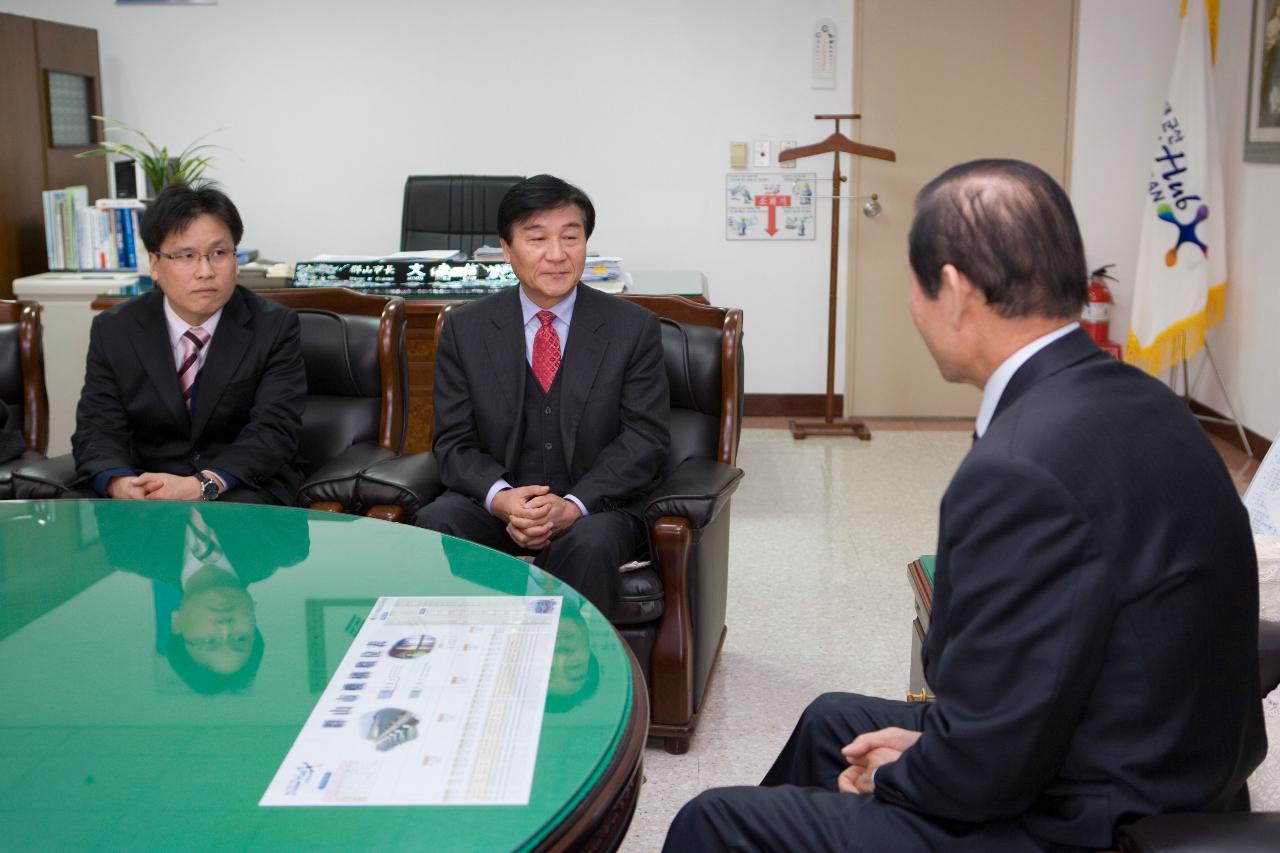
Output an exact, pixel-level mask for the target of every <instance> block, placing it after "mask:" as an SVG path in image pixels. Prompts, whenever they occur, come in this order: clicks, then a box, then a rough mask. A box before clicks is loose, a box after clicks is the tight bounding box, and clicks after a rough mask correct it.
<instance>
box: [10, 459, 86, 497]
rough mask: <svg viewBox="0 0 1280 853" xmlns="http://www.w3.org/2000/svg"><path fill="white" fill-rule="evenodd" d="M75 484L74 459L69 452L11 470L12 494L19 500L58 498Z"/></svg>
mask: <svg viewBox="0 0 1280 853" xmlns="http://www.w3.org/2000/svg"><path fill="white" fill-rule="evenodd" d="M75 484H76V460H75V457H74V456H72V455H71V454H70V453H65V454H63V455H62V456H53V457H50V458H48V459H40V460H38V461H35V462H32V463H30V464H27V465H23V466H22V467H21V468H15V469H14V471H13V496H14V497H15V498H18V499H19V500H49V499H51V498H60V497H62V496H63V495H64V494H66V493H67V492H68V491H70V490H71V489H72V488H73V487H74V486H75Z"/></svg>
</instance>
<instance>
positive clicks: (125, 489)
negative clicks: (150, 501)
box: [107, 477, 147, 501]
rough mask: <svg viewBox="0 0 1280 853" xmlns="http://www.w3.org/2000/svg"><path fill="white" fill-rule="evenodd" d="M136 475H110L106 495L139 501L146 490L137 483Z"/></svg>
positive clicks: (145, 494) (117, 498)
mask: <svg viewBox="0 0 1280 853" xmlns="http://www.w3.org/2000/svg"><path fill="white" fill-rule="evenodd" d="M138 479H139V478H138V477H112V478H111V479H110V480H108V481H107V497H109V498H115V499H116V500H122V501H140V500H142V499H143V498H145V497H146V496H147V490H146V489H144V488H143V487H142V486H140V485H138Z"/></svg>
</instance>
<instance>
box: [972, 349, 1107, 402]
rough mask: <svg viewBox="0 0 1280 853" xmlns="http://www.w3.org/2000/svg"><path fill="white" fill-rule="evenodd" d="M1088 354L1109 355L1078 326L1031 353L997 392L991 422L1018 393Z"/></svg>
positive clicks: (1019, 394) (1022, 392)
mask: <svg viewBox="0 0 1280 853" xmlns="http://www.w3.org/2000/svg"><path fill="white" fill-rule="evenodd" d="M1090 357H1100V358H1110V356H1109V355H1107V354H1106V353H1104V352H1103V351H1102V350H1100V349H1098V345H1097V344H1095V343H1094V342H1093V340H1092V339H1090V338H1089V336H1088V335H1086V334H1085V333H1084V331H1083V330H1081V329H1075V330H1074V331H1072V332H1070V333H1068V334H1066V335H1063V336H1062V337H1061V338H1059V339H1058V340H1056V341H1054V342H1053V343H1051V344H1049V345H1048V346H1047V347H1045V348H1044V349H1042V350H1040V352H1038V353H1036V354H1035V355H1033V356H1031V358H1030V359H1028V360H1027V363H1026V364H1024V365H1022V366H1021V367H1019V368H1018V369H1017V371H1016V372H1014V374H1013V376H1012V377H1010V379H1009V384H1008V385H1006V386H1005V388H1004V393H1003V394H1001V395H1000V401H999V402H998V403H996V411H995V414H993V415H992V416H991V420H992V422H994V421H995V419H996V418H998V417H1000V413H1001V412H1003V411H1004V410H1005V409H1007V408H1009V407H1010V406H1012V405H1013V404H1014V402H1016V401H1017V399H1018V398H1019V397H1021V396H1022V395H1023V394H1025V393H1026V392H1027V389H1029V388H1030V387H1031V386H1032V385H1035V384H1036V383H1037V382H1039V381H1041V380H1042V379H1045V378H1047V377H1049V376H1052V375H1053V374H1055V373H1057V372H1058V371H1060V370H1063V369H1064V368H1067V367H1070V366H1071V365H1073V364H1076V363H1077V362H1080V361H1084V360H1085V359H1087V358H1090Z"/></svg>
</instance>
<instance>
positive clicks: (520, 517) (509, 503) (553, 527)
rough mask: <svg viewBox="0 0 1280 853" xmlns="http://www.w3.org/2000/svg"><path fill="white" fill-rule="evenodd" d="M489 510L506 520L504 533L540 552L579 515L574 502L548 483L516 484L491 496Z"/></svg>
mask: <svg viewBox="0 0 1280 853" xmlns="http://www.w3.org/2000/svg"><path fill="white" fill-rule="evenodd" d="M489 511H490V512H492V513H493V514H494V515H495V516H497V517H498V518H499V519H500V520H502V521H505V522H506V523H507V535H508V536H510V537H511V539H512V541H513V542H515V543H516V544H517V545H519V546H520V547H521V548H527V549H528V550H530V551H540V550H542V549H543V548H545V547H546V546H547V543H548V542H550V541H551V540H552V539H553V538H555V537H556V536H559V535H560V534H561V533H563V532H564V531H565V529H566V528H568V527H569V525H571V524H573V523H574V522H575V521H577V520H578V519H579V518H581V517H582V511H581V510H579V509H578V505H577V504H575V503H574V502H573V501H570V500H565V499H564V498H562V497H560V496H559V495H555V494H552V493H551V488H550V487H549V486H518V487H516V488H511V489H503V490H502V491H500V492H498V493H497V494H496V495H494V496H493V502H492V503H491V504H490V505H489Z"/></svg>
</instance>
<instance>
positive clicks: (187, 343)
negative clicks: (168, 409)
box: [178, 326, 209, 411]
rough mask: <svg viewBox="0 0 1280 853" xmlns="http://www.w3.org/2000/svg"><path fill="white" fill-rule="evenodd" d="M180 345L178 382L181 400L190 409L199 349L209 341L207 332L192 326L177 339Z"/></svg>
mask: <svg viewBox="0 0 1280 853" xmlns="http://www.w3.org/2000/svg"><path fill="white" fill-rule="evenodd" d="M178 343H180V344H181V345H182V366H181V367H179V368H178V384H179V385H181V386H182V402H184V403H186V404H187V411H190V410H191V388H192V386H194V385H195V384H196V376H197V375H198V374H199V373H200V351H201V350H202V349H204V346H205V344H207V343H209V333H208V332H206V331H205V330H204V329H202V328H200V327H199V326H192V327H191V328H190V329H187V330H186V331H185V332H183V333H182V337H181V338H179V339H178Z"/></svg>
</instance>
